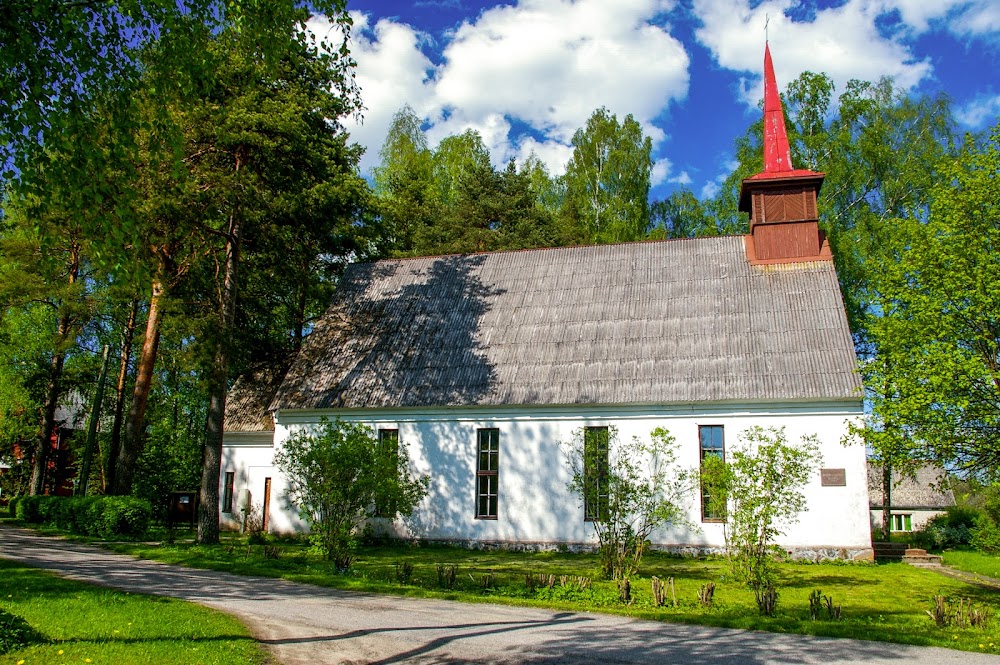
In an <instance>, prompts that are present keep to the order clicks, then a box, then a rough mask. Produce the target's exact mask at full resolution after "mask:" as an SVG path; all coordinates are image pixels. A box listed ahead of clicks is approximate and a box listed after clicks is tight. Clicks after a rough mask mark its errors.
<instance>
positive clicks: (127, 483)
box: [111, 271, 165, 495]
mask: <svg viewBox="0 0 1000 665" xmlns="http://www.w3.org/2000/svg"><path fill="white" fill-rule="evenodd" d="M160 275H161V273H160V272H159V271H158V273H157V277H155V278H154V279H153V287H152V291H151V294H150V297H149V314H148V315H147V317H146V336H145V338H144V339H143V341H142V351H141V353H140V355H139V365H138V367H137V368H136V373H135V389H134V390H133V391H132V404H131V405H130V406H129V410H128V419H127V420H126V421H125V438H124V440H123V441H122V444H121V447H120V448H119V449H118V457H117V459H116V460H115V477H114V482H113V483H112V484H111V493H112V494H119V495H124V494H131V493H132V481H133V479H134V478H135V466H136V463H137V462H138V461H139V457H140V456H141V455H142V449H143V445H144V444H145V439H146V432H145V419H146V404H147V403H148V401H149V393H150V390H151V389H152V387H153V369H154V367H155V366H156V350H157V347H158V346H159V344H160V321H161V318H162V311H161V307H162V305H163V297H164V294H165V289H164V284H163V279H162V277H161V276H160Z"/></svg>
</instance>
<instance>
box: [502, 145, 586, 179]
mask: <svg viewBox="0 0 1000 665" xmlns="http://www.w3.org/2000/svg"><path fill="white" fill-rule="evenodd" d="M531 153H535V156H536V157H538V159H540V160H541V162H542V163H543V164H545V168H546V169H548V171H549V175H551V176H560V175H562V174H563V173H565V172H566V164H567V163H569V158H570V157H572V156H573V148H572V147H570V146H569V145H566V144H565V143H560V142H559V141H551V140H546V141H538V140H537V139H535V138H534V137H533V136H526V137H524V138H523V139H522V140H521V142H520V143H519V144H518V145H517V154H516V155H515V158H516V159H517V162H518V164H521V163H523V162H524V160H526V159H527V158H528V157H529V156H530V155H531Z"/></svg>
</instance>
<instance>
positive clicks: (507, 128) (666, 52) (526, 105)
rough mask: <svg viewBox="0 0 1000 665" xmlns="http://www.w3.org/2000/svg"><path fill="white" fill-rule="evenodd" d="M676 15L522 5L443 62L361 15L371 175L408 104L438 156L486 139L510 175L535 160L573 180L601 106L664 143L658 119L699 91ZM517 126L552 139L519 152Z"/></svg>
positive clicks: (475, 24)
mask: <svg viewBox="0 0 1000 665" xmlns="http://www.w3.org/2000/svg"><path fill="white" fill-rule="evenodd" d="M672 7H673V0H617V1H616V2H614V3H609V2H606V0H575V1H571V0H520V2H518V3H517V4H515V5H499V6H496V7H493V8H490V9H487V10H485V11H483V12H482V13H480V14H479V15H478V17H476V18H475V19H474V20H470V21H466V22H463V23H462V24H461V25H460V26H459V27H458V28H456V29H455V30H454V31H453V32H451V33H449V34H447V35H446V36H445V37H444V39H446V40H447V43H446V44H445V46H444V48H443V49H442V51H441V55H440V61H439V62H432V61H431V60H430V59H429V58H428V56H427V54H426V53H425V50H426V51H427V52H430V49H423V48H422V46H424V45H426V42H427V39H428V38H427V36H426V35H422V34H421V33H419V32H418V31H416V30H414V29H413V28H412V27H410V26H408V25H405V24H401V23H397V22H394V21H390V20H387V19H382V20H379V21H378V23H377V24H375V25H374V26H370V25H369V21H368V17H367V16H366V15H364V14H360V13H352V16H353V17H354V21H355V25H354V29H353V31H352V46H351V53H352V55H353V56H354V58H355V59H356V60H357V63H358V67H357V81H358V84H359V86H360V87H361V90H362V98H363V100H364V105H365V107H366V111H365V113H364V117H365V120H364V124H363V125H361V126H357V125H354V124H351V125H350V126H349V129H350V131H351V133H352V137H353V138H354V140H355V141H357V142H359V143H361V144H362V145H365V146H366V147H367V149H368V151H367V154H366V156H365V158H364V159H363V160H362V165H361V167H362V171H363V172H366V171H367V170H368V169H370V168H371V166H372V165H374V164H376V163H377V162H378V150H379V148H380V147H381V142H382V140H383V139H384V137H385V133H386V130H387V128H388V126H389V123H390V122H391V120H392V115H393V113H395V111H397V110H398V109H399V107H400V106H402V104H404V103H408V104H410V106H412V107H413V108H414V110H415V111H416V112H417V114H418V115H419V116H421V117H422V118H424V119H425V120H426V121H427V123H428V125H429V129H428V138H429V140H430V141H431V143H432V145H433V144H434V143H435V142H436V141H438V140H440V139H441V138H443V137H444V136H447V135H449V134H454V133H458V132H461V131H464V130H465V129H476V130H478V131H479V132H480V133H481V134H482V135H483V140H484V142H485V143H486V145H487V146H488V147H489V148H490V151H491V154H492V156H493V161H494V163H496V164H498V165H500V164H503V163H504V162H506V161H507V160H508V159H510V158H511V157H515V158H518V159H523V158H524V157H525V156H527V154H529V153H530V151H532V150H534V151H535V153H536V154H537V155H538V156H539V158H540V159H541V160H542V161H543V162H545V164H546V166H547V167H548V168H549V169H550V171H552V172H553V173H561V172H562V171H563V170H564V169H565V163H566V161H567V159H568V157H569V155H570V154H572V150H571V149H570V148H569V144H570V141H571V139H572V136H573V133H574V132H575V131H576V130H577V129H578V128H580V127H582V126H583V125H584V124H585V123H586V121H587V118H589V117H590V114H591V113H593V111H594V110H595V109H596V108H598V107H601V106H605V107H607V108H608V110H609V111H611V112H612V113H615V114H616V115H617V116H618V117H619V119H624V117H625V115H627V114H630V113H631V114H632V115H633V116H634V117H635V119H636V120H637V121H639V122H640V123H641V124H642V126H643V130H644V131H645V133H646V134H647V135H648V136H650V137H652V138H653V140H654V142H655V143H657V144H658V143H659V142H661V141H662V140H663V139H664V138H665V134H664V132H663V131H662V129H660V128H659V127H657V126H656V125H655V124H654V120H655V119H656V118H657V117H658V116H660V115H661V114H662V113H663V112H664V111H665V110H666V109H667V108H668V107H669V105H670V103H671V102H673V101H677V100H681V99H684V98H685V97H686V95H687V90H688V80H689V72H688V68H689V64H690V60H689V58H688V55H687V52H686V51H685V50H684V47H683V45H682V44H681V43H680V42H679V41H678V40H677V39H676V38H674V37H673V36H671V35H670V33H669V31H668V28H665V27H663V26H662V25H660V24H662V22H663V21H662V19H663V17H664V15H665V13H666V12H667V11H669V10H670V9H672ZM315 22H316V20H315V19H314V21H312V22H311V24H312V23H315ZM311 27H312V25H311ZM321 28H322V26H321V25H319V24H317V27H316V28H314V29H315V30H316V31H317V32H320V29H321ZM515 124H517V125H518V128H519V129H520V126H521V125H526V126H527V127H528V128H529V129H530V130H532V133H534V134H535V135H537V136H541V137H543V138H542V139H541V140H536V139H531V138H526V139H522V140H521V141H520V143H515V142H514V139H513V138H512V137H511V128H512V126H513V125H515ZM518 133H520V132H518Z"/></svg>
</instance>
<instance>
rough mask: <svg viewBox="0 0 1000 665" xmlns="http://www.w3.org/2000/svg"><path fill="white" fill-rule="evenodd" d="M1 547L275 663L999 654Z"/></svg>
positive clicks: (16, 535)
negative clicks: (253, 644) (251, 642)
mask: <svg viewBox="0 0 1000 665" xmlns="http://www.w3.org/2000/svg"><path fill="white" fill-rule="evenodd" d="M0 557H3V558H6V559H11V560H15V561H21V562H23V563H25V564H28V565H32V566H38V567H40V568H47V569H50V570H54V571H57V572H58V573H59V574H61V575H63V576H65V577H69V578H72V579H76V580H81V581H84V582H90V583H94V584H101V585H105V586H111V587H116V588H119V589H124V590H127V591H130V592H136V593H149V594H155V595H162V596H172V597H174V598H181V599H183V600H189V601H193V602H196V603H201V604H203V605H207V606H209V607H213V608H216V609H219V610H222V611H224V612H228V613H230V614H232V615H234V616H236V617H238V618H240V619H241V620H242V621H244V622H245V623H246V624H247V625H248V626H249V627H250V629H251V630H252V631H253V633H254V635H255V636H256V637H257V639H258V640H260V641H261V642H262V643H263V644H264V645H265V646H266V647H267V648H268V649H270V650H271V652H272V653H273V654H274V656H275V657H276V658H277V659H278V660H279V661H280V662H281V663H284V665H299V664H302V665H305V664H307V663H308V664H314V663H379V664H387V663H470V662H475V663H545V664H548V665H552V664H555V663H620V664H626V663H629V664H630V663H636V664H640V663H641V664H650V665H652V664H654V663H655V664H657V665H660V664H667V663H682V664H689V663H690V664H692V665H693V664H694V663H697V664H698V665H702V664H707V665H736V664H740V665H757V664H764V663H791V664H816V665H820V664H822V665H849V664H854V663H874V664H886V665H888V664H898V665H904V664H906V665H910V664H914V665H980V664H982V665H987V664H989V665H997V664H998V663H1000V657H996V656H988V655H982V654H974V653H966V652H958V651H949V650H947V649H937V648H921V647H909V646H901V645H896V644H884V643H879V642H861V641H857V640H836V639H828V638H816V637H807V636H801V635H779V634H773V633H761V632H752V631H739V630H726V629H719V628H706V627H702V626H685V625H680V624H667V623H657V622H652V621H637V620H632V619H628V618H624V617H616V616H605V615H596V614H585V613H573V612H554V611H547V610H539V609H532V608H521V607H506V606H497V605H475V604H463V603H455V602H449V601H442V600H423V599H413V598H398V597H393V596H377V595H369V594H358V593H348V592H342V591H336V590H332V589H324V588H319V587H312V586H307V585H303V584H295V583H292V582H284V581H280V580H273V579H264V578H254V577H241V576H236V575H230V574H227V573H219V572H214V571H206V570H196V569H191V568H180V567H176V566H169V565H166V564H161V563H157V562H153V561H145V560H138V559H135V558H133V557H130V556H125V555H121V554H113V553H110V552H107V551H105V550H100V549H97V548H93V547H88V546H84V545H80V544H76V543H71V542H68V541H65V540H61V539H58V538H49V537H44V536H39V535H37V534H35V533H34V532H32V531H28V530H24V529H16V528H12V527H0Z"/></svg>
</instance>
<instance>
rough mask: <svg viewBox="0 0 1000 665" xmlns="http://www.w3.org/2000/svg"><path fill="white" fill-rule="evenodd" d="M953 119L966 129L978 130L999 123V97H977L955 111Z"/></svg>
mask: <svg viewBox="0 0 1000 665" xmlns="http://www.w3.org/2000/svg"><path fill="white" fill-rule="evenodd" d="M955 118H956V119H957V120H958V121H959V122H960V123H961V124H963V125H965V126H966V127H969V128H971V129H980V128H982V127H989V126H992V125H995V124H997V122H1000V95H979V96H977V97H975V98H974V99H973V100H972V101H970V102H968V103H966V104H965V105H963V106H962V107H960V108H959V109H958V110H957V111H955Z"/></svg>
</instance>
